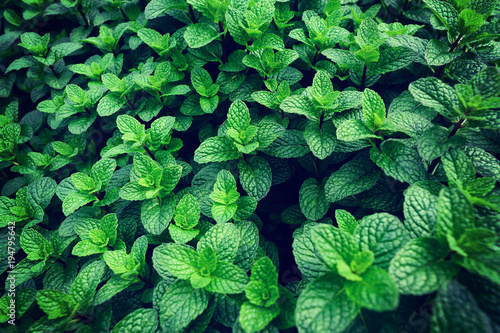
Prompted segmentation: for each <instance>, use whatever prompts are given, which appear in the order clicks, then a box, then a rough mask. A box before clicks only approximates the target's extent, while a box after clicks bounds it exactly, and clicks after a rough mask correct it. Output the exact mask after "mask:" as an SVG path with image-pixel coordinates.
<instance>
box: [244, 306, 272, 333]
mask: <svg viewBox="0 0 500 333" xmlns="http://www.w3.org/2000/svg"><path fill="white" fill-rule="evenodd" d="M279 312H280V308H279V307H278V306H273V307H271V308H264V307H260V306H258V305H255V304H252V303H250V302H245V303H243V305H242V306H241V309H240V316H239V318H238V320H239V322H240V325H241V327H242V328H243V330H244V331H245V332H247V333H253V332H262V331H261V330H263V329H264V328H265V327H266V326H267V325H268V324H269V323H270V322H271V321H272V320H273V319H274V318H275V317H277V316H278V314H279Z"/></svg>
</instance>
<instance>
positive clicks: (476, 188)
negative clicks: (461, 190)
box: [465, 177, 496, 197]
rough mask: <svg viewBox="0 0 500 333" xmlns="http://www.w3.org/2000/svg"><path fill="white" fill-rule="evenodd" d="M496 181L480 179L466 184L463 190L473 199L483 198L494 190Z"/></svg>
mask: <svg viewBox="0 0 500 333" xmlns="http://www.w3.org/2000/svg"><path fill="white" fill-rule="evenodd" d="M495 183H496V180H495V179H493V178H490V177H481V178H477V179H474V180H471V181H470V182H468V183H467V186H466V188H465V190H466V191H467V192H469V194H470V195H472V196H475V197H484V196H486V195H487V194H488V193H489V192H490V191H492V190H493V189H494V188H495Z"/></svg>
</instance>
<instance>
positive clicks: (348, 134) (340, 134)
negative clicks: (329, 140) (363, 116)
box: [337, 119, 382, 142]
mask: <svg viewBox="0 0 500 333" xmlns="http://www.w3.org/2000/svg"><path fill="white" fill-rule="evenodd" d="M369 138H374V139H382V137H381V136H379V135H375V134H373V129H370V128H368V127H367V126H366V125H365V123H363V121H362V120H360V119H348V120H345V121H343V122H342V124H340V126H339V127H338V128H337V139H339V140H342V141H347V142H349V141H358V140H363V139H369Z"/></svg>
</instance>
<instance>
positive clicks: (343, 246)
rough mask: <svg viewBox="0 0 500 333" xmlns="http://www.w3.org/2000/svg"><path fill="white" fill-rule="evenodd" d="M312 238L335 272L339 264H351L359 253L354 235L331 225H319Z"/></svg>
mask: <svg viewBox="0 0 500 333" xmlns="http://www.w3.org/2000/svg"><path fill="white" fill-rule="evenodd" d="M311 237H312V241H313V243H314V246H315V248H316V249H317V251H318V252H319V254H320V255H321V257H322V258H323V260H324V262H325V263H326V264H327V265H328V266H329V267H330V268H331V269H333V270H335V267H336V265H337V262H339V261H344V262H346V263H350V262H351V261H352V258H353V257H354V255H355V254H356V253H358V252H359V249H358V245H357V244H356V243H355V241H354V237H353V236H352V235H350V234H348V233H346V232H343V231H342V230H340V229H337V228H335V227H333V226H331V225H327V224H318V225H317V226H315V227H314V228H313V229H312V231H311Z"/></svg>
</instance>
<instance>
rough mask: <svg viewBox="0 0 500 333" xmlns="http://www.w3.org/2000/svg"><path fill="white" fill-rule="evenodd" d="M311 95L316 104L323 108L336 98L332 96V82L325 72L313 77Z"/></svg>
mask: <svg viewBox="0 0 500 333" xmlns="http://www.w3.org/2000/svg"><path fill="white" fill-rule="evenodd" d="M311 95H312V97H313V98H314V100H315V101H316V102H318V103H319V104H320V105H323V106H329V105H330V104H332V102H333V100H334V99H335V97H337V96H336V95H334V92H333V85H332V81H331V79H330V76H329V75H328V73H327V72H325V71H318V72H317V73H316V75H314V78H313V84H312V89H311Z"/></svg>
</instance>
